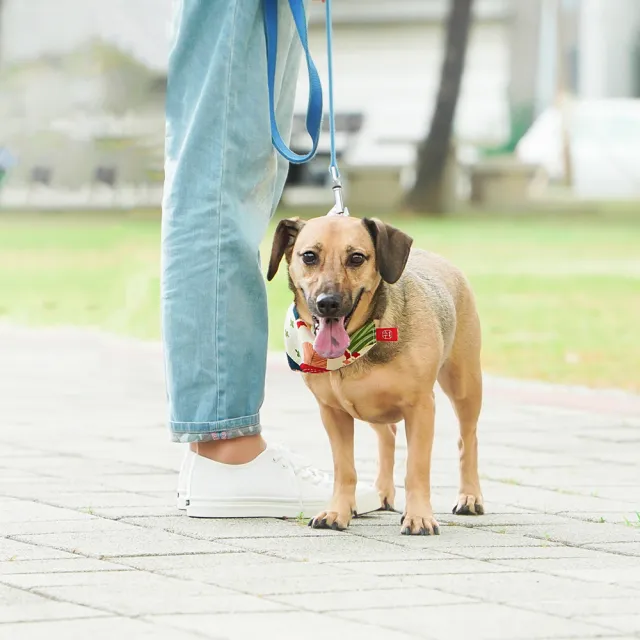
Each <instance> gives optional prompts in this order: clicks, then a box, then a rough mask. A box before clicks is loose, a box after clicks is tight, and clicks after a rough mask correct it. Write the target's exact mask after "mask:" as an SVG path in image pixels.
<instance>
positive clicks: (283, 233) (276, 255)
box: [267, 218, 304, 281]
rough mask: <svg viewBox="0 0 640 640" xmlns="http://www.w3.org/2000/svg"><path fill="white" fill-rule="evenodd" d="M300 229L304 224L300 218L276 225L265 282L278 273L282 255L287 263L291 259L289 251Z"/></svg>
mask: <svg viewBox="0 0 640 640" xmlns="http://www.w3.org/2000/svg"><path fill="white" fill-rule="evenodd" d="M302 227H304V222H303V221H302V220H300V218H287V219H285V220H280V222H279V223H278V226H277V227H276V232H275V234H274V236H273V245H271V258H270V259H269V269H268V271H267V280H269V281H271V280H273V277H274V276H275V275H276V273H277V272H278V267H279V266H280V261H281V260H282V256H283V255H285V254H286V255H287V261H289V260H290V259H291V250H292V249H293V245H294V244H295V242H296V238H297V237H298V233H300V229H302Z"/></svg>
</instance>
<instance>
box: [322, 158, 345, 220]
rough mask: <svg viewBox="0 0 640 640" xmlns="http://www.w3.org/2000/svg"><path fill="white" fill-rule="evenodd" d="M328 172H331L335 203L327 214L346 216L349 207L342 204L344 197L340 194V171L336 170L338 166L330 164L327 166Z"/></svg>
mask: <svg viewBox="0 0 640 640" xmlns="http://www.w3.org/2000/svg"><path fill="white" fill-rule="evenodd" d="M329 173H330V174H331V179H332V180H333V187H332V189H333V197H334V198H335V202H336V203H335V204H334V205H333V208H332V209H331V211H329V213H328V214H327V215H328V216H348V215H349V209H347V207H345V206H344V197H343V195H342V181H341V180H340V172H339V171H338V167H336V166H335V165H332V166H331V167H329Z"/></svg>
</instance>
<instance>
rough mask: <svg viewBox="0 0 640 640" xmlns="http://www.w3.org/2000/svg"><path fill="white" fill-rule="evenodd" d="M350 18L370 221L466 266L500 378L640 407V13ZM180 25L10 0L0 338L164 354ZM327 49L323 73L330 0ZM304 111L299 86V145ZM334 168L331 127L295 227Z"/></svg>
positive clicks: (556, 7)
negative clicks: (167, 147) (79, 341)
mask: <svg viewBox="0 0 640 640" xmlns="http://www.w3.org/2000/svg"><path fill="white" fill-rule="evenodd" d="M334 5H335V6H334V47H335V51H334V65H335V76H336V87H335V90H336V110H337V133H338V136H337V143H338V151H339V156H340V164H341V168H342V171H343V173H344V178H345V188H346V191H347V202H348V205H349V207H350V209H351V211H352V213H353V214H355V215H358V216H364V215H376V216H379V217H382V218H384V219H385V220H387V221H389V222H392V223H393V224H396V225H398V226H400V227H402V228H403V229H404V230H406V231H407V232H408V233H410V234H412V235H413V236H414V238H415V239H416V244H417V245H418V246H421V247H424V248H428V249H432V250H434V251H437V252H439V253H442V254H443V255H445V256H447V257H448V258H450V259H452V260H454V261H455V262H457V263H458V264H459V265H460V266H461V267H462V268H464V269H465V271H466V272H467V274H468V276H469V278H470V279H471V281H472V284H473V285H474V288H475V290H476V293H477V297H478V302H479V306H480V311H481V318H482V320H483V325H484V335H485V342H484V345H485V346H484V363H485V368H486V369H487V371H489V372H492V373H496V374H500V375H505V376H516V377H521V378H531V379H540V380H546V381H551V382H560V383H570V384H583V385H589V386H597V387H617V388H623V389H627V390H630V391H636V392H638V391H640V341H639V340H638V327H640V3H639V2H638V1H637V0H386V1H383V0H368V1H367V2H363V1H362V0H336V1H335V3H334ZM171 12H172V2H171V0H109V2H105V1H104V0H57V1H56V2H51V0H0V322H5V323H21V324H31V325H77V326H85V327H95V328H99V329H101V330H107V331H114V332H118V333H123V334H127V335H131V336H135V337H140V338H143V339H153V340H155V339H158V337H159V309H158V307H159V223H160V202H161V197H162V179H163V167H162V165H163V137H164V97H165V88H166V68H167V55H168V49H169V45H168V33H169V25H170V19H171ZM310 41H311V47H312V51H313V53H314V57H315V61H316V64H317V65H318V67H319V70H320V72H321V75H322V77H323V78H325V77H326V48H325V26H324V7H323V5H322V4H321V3H316V2H314V3H313V6H312V9H311V19H310ZM325 86H326V83H325ZM306 100H307V88H306V78H304V77H302V76H301V81H300V90H299V92H298V101H297V113H296V120H295V123H294V134H293V140H292V146H293V147H294V148H296V149H298V150H300V151H303V150H305V148H306V147H307V139H306V137H305V134H304V133H303V122H304V114H305V109H306ZM325 124H327V123H325ZM328 154H329V146H328V131H327V132H325V137H324V138H323V140H322V141H321V144H320V151H319V153H318V155H317V157H316V158H315V159H314V160H313V161H312V162H311V163H308V164H306V165H302V166H297V167H292V169H291V172H290V174H289V179H288V183H287V187H286V190H285V194H284V197H283V202H282V207H281V211H280V212H279V215H294V214H295V215H301V216H303V217H306V216H311V215H317V214H319V213H322V212H324V211H326V210H327V209H328V207H330V206H331V204H332V203H333V196H332V193H331V190H330V189H329V188H328V186H329V185H328V180H329V175H328V172H327V166H328V160H329V156H328ZM268 244H269V241H268V239H266V240H265V248H267V247H268ZM282 276H283V274H280V276H279V279H277V280H276V281H274V283H272V284H271V285H270V286H269V294H270V315H271V321H272V324H271V326H272V328H273V330H272V332H271V338H270V345H271V348H272V349H281V348H282V340H281V336H280V326H281V322H282V315H283V314H284V312H285V309H286V306H287V304H288V299H289V294H288V292H287V289H286V281H285V278H284V277H282Z"/></svg>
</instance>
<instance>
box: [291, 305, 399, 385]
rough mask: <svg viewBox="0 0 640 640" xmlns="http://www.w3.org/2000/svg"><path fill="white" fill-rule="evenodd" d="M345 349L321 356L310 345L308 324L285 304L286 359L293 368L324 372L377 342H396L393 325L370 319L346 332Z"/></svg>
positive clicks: (359, 356)
mask: <svg viewBox="0 0 640 640" xmlns="http://www.w3.org/2000/svg"><path fill="white" fill-rule="evenodd" d="M350 338H351V341H350V342H349V346H348V348H347V350H346V351H345V352H344V354H343V355H341V356H340V357H339V358H329V359H327V358H323V357H322V356H320V355H318V354H317V353H316V352H315V351H314V349H313V343H314V340H315V336H314V335H313V331H312V329H311V327H310V326H309V325H308V324H307V323H306V322H305V321H304V320H302V318H300V314H299V313H298V310H297V309H296V306H295V304H292V305H291V306H290V307H289V311H288V312H287V316H286V319H285V323H284V344H285V349H286V351H287V361H288V363H289V367H290V368H291V369H292V370H293V371H302V372H303V373H327V372H328V371H337V370H338V369H342V367H346V366H347V365H350V364H353V363H354V362H355V361H356V360H357V359H358V358H361V357H362V356H363V355H364V354H365V353H367V351H370V350H371V349H373V347H375V346H376V344H378V342H397V340H398V330H397V329H380V328H378V320H370V321H369V322H367V324H365V325H364V326H362V327H361V328H360V329H358V330H357V331H356V332H355V333H354V334H353V335H351V336H350Z"/></svg>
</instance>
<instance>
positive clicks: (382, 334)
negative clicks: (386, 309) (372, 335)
mask: <svg viewBox="0 0 640 640" xmlns="http://www.w3.org/2000/svg"><path fill="white" fill-rule="evenodd" d="M376 340H377V341H378V342H398V329H397V328H396V327H391V328H388V329H376Z"/></svg>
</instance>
